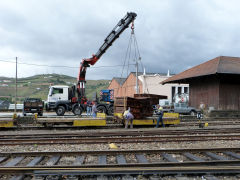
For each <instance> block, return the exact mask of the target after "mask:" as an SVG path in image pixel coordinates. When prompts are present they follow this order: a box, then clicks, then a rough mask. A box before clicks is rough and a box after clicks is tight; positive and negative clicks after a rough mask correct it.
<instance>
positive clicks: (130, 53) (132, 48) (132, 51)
mask: <svg viewBox="0 0 240 180" xmlns="http://www.w3.org/2000/svg"><path fill="white" fill-rule="evenodd" d="M134 29H135V27H134V21H133V22H132V24H131V34H130V38H129V41H128V46H127V51H126V54H125V59H124V63H123V68H122V72H121V79H122V78H123V75H124V70H125V66H127V68H126V77H127V76H128V74H129V65H131V63H130V61H132V60H133V61H140V64H141V68H142V72H143V64H142V61H141V55H140V51H139V48H138V43H137V38H136V35H135V31H134ZM136 78H137V80H138V77H136ZM120 88H121V87H120ZM120 88H119V89H118V93H117V94H119V90H120ZM126 91H127V89H126V88H125V92H124V93H125V94H126ZM124 109H126V96H124Z"/></svg>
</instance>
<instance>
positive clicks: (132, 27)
mask: <svg viewBox="0 0 240 180" xmlns="http://www.w3.org/2000/svg"><path fill="white" fill-rule="evenodd" d="M131 29H132V34H134V21H133V22H132V25H131Z"/></svg>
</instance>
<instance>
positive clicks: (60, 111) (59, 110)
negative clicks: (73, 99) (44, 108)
mask: <svg viewBox="0 0 240 180" xmlns="http://www.w3.org/2000/svg"><path fill="white" fill-rule="evenodd" d="M56 113H57V115H58V116H63V115H64V114H65V107H64V106H58V107H57V109H56Z"/></svg>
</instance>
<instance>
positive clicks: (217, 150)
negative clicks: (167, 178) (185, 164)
mask: <svg viewBox="0 0 240 180" xmlns="http://www.w3.org/2000/svg"><path fill="white" fill-rule="evenodd" d="M226 151H229V152H232V151H234V152H240V147H235V148H192V149H143V150H101V151H47V152H45V151H44V152H35V151H34V152H0V156H49V155H79V154H96V155H99V154H107V155H115V154H128V153H133V154H137V153H146V154H148V153H155V154H156V153H163V152H165V153H184V152H195V153H200V152H226Z"/></svg>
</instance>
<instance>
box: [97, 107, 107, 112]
mask: <svg viewBox="0 0 240 180" xmlns="http://www.w3.org/2000/svg"><path fill="white" fill-rule="evenodd" d="M97 110H98V112H99V113H106V112H107V110H106V108H105V107H104V106H98V107H97Z"/></svg>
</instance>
